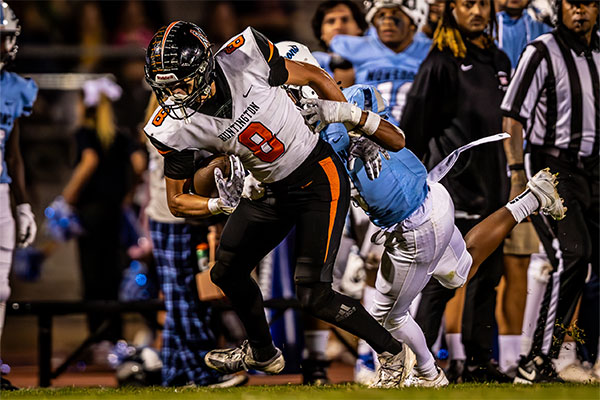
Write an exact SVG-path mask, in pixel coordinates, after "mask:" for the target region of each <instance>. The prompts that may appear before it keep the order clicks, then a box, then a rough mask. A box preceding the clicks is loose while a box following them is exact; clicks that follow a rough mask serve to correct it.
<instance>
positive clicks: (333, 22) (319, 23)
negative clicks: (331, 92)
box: [311, 0, 368, 87]
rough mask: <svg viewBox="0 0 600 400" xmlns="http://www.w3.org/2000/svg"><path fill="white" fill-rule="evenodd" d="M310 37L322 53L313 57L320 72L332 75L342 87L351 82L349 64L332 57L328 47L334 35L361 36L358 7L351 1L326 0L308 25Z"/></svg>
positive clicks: (362, 28) (361, 19)
mask: <svg viewBox="0 0 600 400" xmlns="http://www.w3.org/2000/svg"><path fill="white" fill-rule="evenodd" d="M311 24H312V29H313V34H314V35H315V38H317V39H318V40H319V44H320V45H321V47H322V48H323V49H324V50H325V52H323V51H315V52H313V53H312V55H313V56H314V57H315V58H316V59H317V61H318V62H319V65H320V66H321V68H323V69H324V70H325V71H327V73H328V74H329V75H331V76H332V77H333V78H334V79H335V81H336V82H341V83H342V87H348V86H350V85H352V82H354V70H353V69H352V64H351V63H349V62H348V61H346V60H345V59H343V58H342V57H339V56H336V54H333V53H331V50H330V48H329V44H330V43H331V40H332V39H333V38H334V37H335V36H336V35H350V36H362V35H363V34H364V33H365V31H366V30H367V27H368V25H367V22H366V21H365V16H364V14H363V12H362V11H361V9H360V7H359V6H358V5H357V4H356V3H355V2H353V1H350V0H327V1H324V2H322V3H320V4H319V6H318V7H317V10H316V11H315V15H314V16H313V19H312V21H311Z"/></svg>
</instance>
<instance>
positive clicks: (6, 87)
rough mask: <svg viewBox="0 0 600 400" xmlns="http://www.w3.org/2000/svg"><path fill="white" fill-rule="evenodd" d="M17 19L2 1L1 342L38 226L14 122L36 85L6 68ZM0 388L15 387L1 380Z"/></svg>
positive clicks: (27, 105)
mask: <svg viewBox="0 0 600 400" xmlns="http://www.w3.org/2000/svg"><path fill="white" fill-rule="evenodd" d="M20 32H21V26H20V25H19V20H18V19H17V17H16V16H15V13H14V12H13V11H12V9H11V8H10V7H9V6H8V4H6V3H5V2H4V1H0V45H1V51H0V339H1V337H2V328H3V326H4V313H5V308H6V301H7V300H8V298H9V296H10V286H9V284H8V275H9V272H10V266H11V262H12V258H13V250H14V246H15V243H17V244H18V245H19V246H20V247H26V246H29V245H30V244H31V243H32V242H33V240H34V239H35V234H36V231H37V227H36V224H35V218H34V215H33V212H32V211H31V206H30V205H29V203H28V202H27V195H26V191H25V178H24V175H25V174H24V167H23V160H22V158H21V152H20V149H19V129H18V125H17V119H18V118H19V117H21V116H27V115H29V114H30V113H31V109H32V107H33V102H34V101H35V98H36V95H37V86H36V84H35V83H34V82H33V81H32V80H31V79H24V78H21V77H20V76H19V75H17V74H15V73H13V72H8V71H6V68H5V67H6V65H7V64H8V63H9V62H10V61H12V60H13V59H14V57H15V55H16V54H17V44H16V43H17V36H18V35H19V33H20ZM11 197H12V198H13V199H14V201H15V204H16V207H15V208H16V217H17V219H18V225H17V227H18V231H17V230H16V229H15V219H14V217H13V215H12V212H11V207H10V204H11ZM0 384H1V389H0V390H10V389H12V388H14V387H13V386H12V385H11V384H10V382H9V381H8V380H7V379H5V378H3V377H2V378H0Z"/></svg>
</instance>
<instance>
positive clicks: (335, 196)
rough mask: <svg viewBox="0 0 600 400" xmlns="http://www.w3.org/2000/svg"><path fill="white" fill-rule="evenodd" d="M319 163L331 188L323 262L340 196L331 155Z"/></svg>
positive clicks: (336, 174) (338, 180) (327, 252)
mask: <svg viewBox="0 0 600 400" xmlns="http://www.w3.org/2000/svg"><path fill="white" fill-rule="evenodd" d="M319 165H320V166H321V168H323V171H325V175H327V180H328V181H329V188H330V189H331V203H330V205H329V230H328V232H327V248H326V249H325V259H324V260H323V262H326V261H327V255H328V254H329V242H330V241H331V232H332V231H333V223H334V222H335V215H336V213H337V205H338V200H339V198H340V177H339V175H338V172H337V168H336V167H335V164H334V163H333V160H332V159H331V157H327V158H325V159H323V160H321V161H319Z"/></svg>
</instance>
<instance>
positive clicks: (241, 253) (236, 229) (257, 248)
mask: <svg viewBox="0 0 600 400" xmlns="http://www.w3.org/2000/svg"><path fill="white" fill-rule="evenodd" d="M266 192H267V193H266V195H265V196H264V197H263V198H262V199H260V200H257V201H249V200H247V199H243V200H242V201H241V202H240V205H239V206H238V208H237V209H236V211H235V212H234V213H233V214H232V215H231V216H230V217H229V219H228V221H227V223H226V225H225V228H224V230H223V234H222V236H221V243H220V245H219V249H218V250H217V263H216V264H215V266H214V267H213V269H212V271H211V278H212V280H213V282H215V284H217V285H218V286H219V287H220V288H221V289H222V290H223V292H224V293H225V294H226V295H227V297H228V298H229V299H230V301H231V303H232V305H233V308H234V310H235V311H236V313H237V314H238V316H239V318H240V320H241V321H242V323H243V324H244V327H245V329H246V333H247V335H248V340H249V342H250V344H251V345H252V347H254V348H263V347H265V346H269V345H271V343H272V339H271V335H270V332H269V326H268V323H267V320H266V318H265V312H264V308H263V299H262V295H261V292H260V289H259V287H258V285H257V284H256V282H255V281H254V280H253V279H252V277H251V276H250V272H251V271H252V269H254V267H255V266H256V265H257V264H258V262H259V261H260V260H261V259H262V258H263V257H265V256H266V255H267V254H268V253H269V251H271V250H272V249H273V248H274V247H275V246H277V244H279V243H280V242H281V241H282V240H283V238H284V237H285V236H286V235H287V234H288V232H289V231H290V230H291V228H292V227H293V226H296V243H295V255H296V265H295V274H294V280H295V283H296V286H297V288H296V293H297V295H298V299H299V300H300V302H301V304H302V305H303V307H304V308H305V309H306V311H307V312H308V313H310V314H311V315H313V316H315V317H317V318H319V319H322V320H325V321H327V322H330V323H332V324H334V325H337V326H339V327H341V328H342V329H345V330H347V331H349V332H351V333H354V334H356V335H357V336H359V337H362V338H364V339H365V340H366V341H367V342H368V343H369V344H371V346H372V347H373V348H374V349H375V350H377V351H378V352H382V351H389V352H390V353H393V354H396V353H398V352H399V351H400V350H401V349H402V348H401V345H400V344H399V342H397V341H396V340H395V339H393V337H392V336H391V335H390V334H389V333H388V332H387V331H386V330H385V329H384V328H383V327H382V326H381V325H379V324H378V323H377V322H376V321H375V320H374V319H373V318H372V317H371V316H370V315H369V314H368V313H367V312H366V310H365V309H364V308H363V307H362V305H361V304H360V302H358V301H357V300H354V299H351V298H349V297H346V296H343V295H341V294H339V293H337V292H334V291H333V290H332V288H331V281H332V270H333V264H334V261H335V257H336V254H337V250H338V246H339V243H340V238H341V235H342V230H343V227H344V221H345V218H346V212H347V210H348V205H349V202H350V182H349V180H348V177H347V175H346V172H345V169H344V167H343V165H342V163H341V161H340V160H339V158H338V156H337V155H336V154H335V153H334V151H333V149H332V148H331V147H330V146H329V144H327V143H325V142H322V141H319V143H318V144H317V146H316V148H315V150H313V152H312V153H311V154H310V155H309V157H308V158H307V160H305V161H304V163H303V164H302V165H301V166H300V167H298V168H297V169H296V170H295V171H294V172H292V174H291V175H290V176H288V177H286V178H285V179H284V180H282V181H279V182H277V183H274V184H269V185H267V191H266Z"/></svg>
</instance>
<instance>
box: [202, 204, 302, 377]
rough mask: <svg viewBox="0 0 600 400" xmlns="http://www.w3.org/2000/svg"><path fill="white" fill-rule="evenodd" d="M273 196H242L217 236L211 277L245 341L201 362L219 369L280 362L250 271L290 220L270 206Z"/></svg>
mask: <svg viewBox="0 0 600 400" xmlns="http://www.w3.org/2000/svg"><path fill="white" fill-rule="evenodd" d="M277 201H278V200H277V199H276V198H275V196H273V195H272V194H267V195H265V197H263V198H262V199H260V200H256V201H250V200H247V199H242V201H241V202H240V204H239V206H238V208H237V209H236V210H235V212H234V213H233V214H232V215H231V216H229V219H228V220H227V223H226V224H225V228H224V229H223V233H222V235H221V242H220V244H219V248H218V250H217V255H216V259H217V262H216V264H215V265H214V267H213V268H212V270H211V279H212V281H213V282H214V283H215V284H216V285H218V286H219V287H220V288H221V289H222V290H223V292H224V293H225V294H226V295H227V297H228V298H229V300H230V301H231V303H232V306H233V309H234V310H235V312H236V313H237V315H238V317H239V318H240V320H241V321H242V324H243V325H244V328H245V329H246V333H247V335H248V344H247V345H244V346H242V347H243V348H241V349H235V350H231V351H230V350H214V351H211V352H209V353H208V354H207V356H206V357H205V361H206V363H207V365H209V366H210V367H213V368H215V369H218V370H219V371H221V372H225V373H231V372H235V371H239V370H242V369H244V368H245V367H246V366H249V365H248V363H252V366H251V367H252V368H254V369H263V368H266V372H272V373H277V372H279V371H280V370H281V369H283V366H284V364H283V357H281V352H280V351H279V350H278V349H277V348H275V346H274V345H273V341H272V338H271V334H270V331H269V325H268V323H267V320H266V317H265V312H264V307H263V298H262V294H261V292H260V289H259V287H258V285H257V284H256V282H255V281H254V279H252V277H251V276H250V272H251V271H252V270H253V269H254V267H255V266H256V265H257V264H258V263H259V261H260V260H261V259H262V258H263V257H264V256H265V255H266V254H267V253H268V252H269V251H270V250H272V249H273V248H274V247H275V246H276V245H277V244H278V243H279V242H281V240H283V238H284V237H285V236H286V234H287V233H288V232H289V230H290V229H291V226H292V222H291V221H289V220H286V219H284V218H282V216H281V215H280V214H279V212H278V210H277V208H276V206H275V205H274V204H275V203H276V202H277ZM248 347H249V349H250V351H249V349H248ZM279 358H281V360H280V361H278V360H279ZM262 363H264V365H263V364H262ZM271 367H272V368H271Z"/></svg>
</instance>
